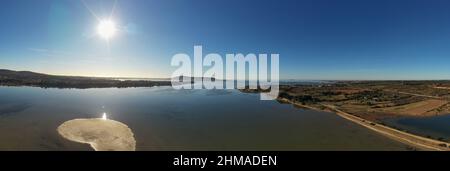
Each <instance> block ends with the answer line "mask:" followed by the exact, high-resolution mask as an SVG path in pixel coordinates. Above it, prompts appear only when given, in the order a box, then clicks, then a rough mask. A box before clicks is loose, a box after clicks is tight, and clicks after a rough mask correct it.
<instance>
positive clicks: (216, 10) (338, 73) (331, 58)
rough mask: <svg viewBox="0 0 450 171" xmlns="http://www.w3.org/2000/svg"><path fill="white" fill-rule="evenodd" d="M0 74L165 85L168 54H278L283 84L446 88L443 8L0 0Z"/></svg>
mask: <svg viewBox="0 0 450 171" xmlns="http://www.w3.org/2000/svg"><path fill="white" fill-rule="evenodd" d="M0 3H1V5H0V40H1V41H0V68H6V69H14V70H31V71H37V72H45V73H51V74H64V75H85V76H128V77H168V76H170V74H171V73H172V71H173V70H175V69H176V68H175V67H171V66H170V60H171V58H172V56H173V55H175V54H176V53H188V54H190V55H191V56H192V53H193V46H194V45H203V49H204V53H212V52H214V53H219V54H222V55H223V56H224V55H225V54H226V53H279V54H280V77H281V78H283V79H450V66H449V64H450V10H448V7H450V1H446V0H307V1H302V0H298V1H295V0H258V1H255V0H246V1H245V0H221V1H219V0H118V3H117V6H116V8H115V9H116V10H115V12H114V14H113V17H112V18H113V20H114V21H115V22H116V23H117V24H118V25H119V26H120V32H119V33H118V34H117V35H116V36H115V37H113V38H112V39H110V40H109V43H107V42H106V41H105V40H104V39H101V38H99V37H98V35H97V34H96V27H97V25H98V20H97V19H96V18H95V17H94V16H93V15H92V13H91V12H90V11H89V10H88V9H90V10H91V11H92V12H93V13H94V14H95V15H96V16H98V17H99V18H107V17H108V16H109V14H110V11H111V9H112V8H113V6H114V5H113V4H114V1H113V0H98V1H96V0H85V5H83V3H82V1H81V0H39V1H36V0H2V1H1V2H0Z"/></svg>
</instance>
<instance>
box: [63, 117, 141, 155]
mask: <svg viewBox="0 0 450 171" xmlns="http://www.w3.org/2000/svg"><path fill="white" fill-rule="evenodd" d="M57 130H58V133H59V134H60V135H61V136H63V137H64V138H66V139H68V140H71V141H75V142H79V143H87V144H90V145H91V147H92V148H94V150H96V151H135V150H136V140H135V139H134V135H133V132H132V131H131V129H130V128H128V126H127V125H125V124H123V123H121V122H118V121H114V120H110V119H100V118H94V119H74V120H69V121H67V122H64V123H63V124H61V125H60V126H59V127H58V129H57Z"/></svg>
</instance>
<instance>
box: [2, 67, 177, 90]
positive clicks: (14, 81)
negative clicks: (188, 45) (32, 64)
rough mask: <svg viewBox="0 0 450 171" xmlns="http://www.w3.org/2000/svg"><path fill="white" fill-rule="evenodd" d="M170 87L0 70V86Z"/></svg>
mask: <svg viewBox="0 0 450 171" xmlns="http://www.w3.org/2000/svg"><path fill="white" fill-rule="evenodd" d="M163 85H171V83H170V81H149V80H118V79H113V78H98V77H79V76H56V75H48V74H41V73H35V72H30V71H12V70H6V69H0V86H34V87H45V88H47V87H48V88H108V87H119V88H122V87H152V86H163Z"/></svg>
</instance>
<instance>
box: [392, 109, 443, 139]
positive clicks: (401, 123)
mask: <svg viewBox="0 0 450 171" xmlns="http://www.w3.org/2000/svg"><path fill="white" fill-rule="evenodd" d="M386 123H387V124H388V125H392V126H395V127H397V128H399V129H403V130H407V131H409V132H412V133H414V134H419V135H422V136H426V137H431V138H434V139H439V140H444V141H450V115H441V116H431V117H404V118H394V119H387V120H386Z"/></svg>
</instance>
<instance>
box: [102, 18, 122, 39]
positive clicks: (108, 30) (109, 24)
mask: <svg viewBox="0 0 450 171" xmlns="http://www.w3.org/2000/svg"><path fill="white" fill-rule="evenodd" d="M116 31H117V28H116V23H114V21H111V20H102V21H100V23H99V24H98V26H97V33H98V34H99V35H100V37H102V38H104V39H107V40H108V39H110V38H111V37H113V36H114V34H115V33H116Z"/></svg>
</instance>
